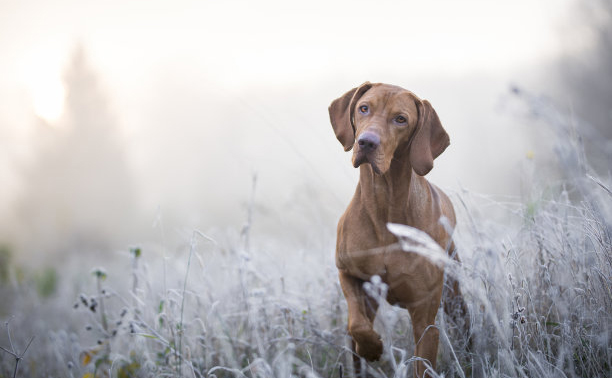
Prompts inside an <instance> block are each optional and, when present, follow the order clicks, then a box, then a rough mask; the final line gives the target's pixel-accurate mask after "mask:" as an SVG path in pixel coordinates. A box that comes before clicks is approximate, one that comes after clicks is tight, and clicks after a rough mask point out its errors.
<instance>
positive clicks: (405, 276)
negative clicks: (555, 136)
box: [329, 82, 459, 377]
mask: <svg viewBox="0 0 612 378" xmlns="http://www.w3.org/2000/svg"><path fill="white" fill-rule="evenodd" d="M329 115H330V120H331V124H332V126H333V128H334V132H335V133H336V137H337V138H338V140H339V141H340V143H342V145H343V146H344V150H345V151H349V150H350V149H351V148H352V149H353V165H354V166H355V168H357V167H360V175H359V183H358V184H357V189H356V191H355V195H354V196H353V199H352V201H351V203H350V204H349V206H348V208H347V209H346V211H345V212H344V215H342V217H341V218H340V221H339V222H338V239H337V244H336V265H337V267H338V270H339V276H340V284H341V285H342V290H343V292H344V296H345V297H346V301H347V303H348V318H349V319H348V330H349V333H350V335H351V337H352V338H353V347H354V350H355V351H356V353H357V354H358V355H359V356H361V357H363V358H365V359H367V360H369V361H372V360H377V359H378V358H379V357H380V356H381V354H382V351H383V344H382V342H381V339H380V336H379V335H378V334H377V333H376V332H375V331H374V330H373V327H372V326H373V321H374V317H375V316H376V310H377V306H378V305H377V302H376V301H375V300H373V299H372V298H371V297H369V296H368V295H367V294H366V293H365V292H364V289H363V284H364V282H366V281H368V280H370V279H371V277H372V276H375V275H378V276H380V277H381V278H382V280H383V282H385V283H386V284H387V285H388V295H387V300H388V301H389V303H391V304H398V305H400V306H402V307H404V308H406V309H407V310H408V311H409V313H410V317H411V318H412V323H413V328H414V340H415V344H416V349H415V355H416V356H418V357H421V358H423V359H425V360H427V361H429V363H430V364H431V366H432V367H433V368H434V369H435V363H436V354H437V350H438V329H437V328H436V327H435V324H434V323H435V318H436V314H437V312H438V307H439V305H440V300H441V296H442V287H443V280H444V272H443V270H442V269H441V268H439V267H438V266H436V265H434V264H433V263H431V262H430V261H429V260H428V259H427V258H425V257H423V256H421V255H417V254H415V253H406V252H404V251H402V250H401V248H400V247H399V245H398V243H397V238H396V237H395V236H394V235H393V234H391V233H390V232H389V231H388V230H387V223H389V222H391V223H400V224H406V225H409V226H412V227H415V228H418V229H420V230H422V231H425V232H426V233H427V234H429V236H431V237H432V238H433V239H434V240H435V241H436V242H437V243H438V244H439V245H440V246H441V247H442V248H443V249H445V250H447V249H448V250H449V251H451V252H452V251H453V250H454V248H453V245H452V241H451V239H450V235H449V234H448V233H447V231H446V230H445V228H444V227H443V226H442V225H441V224H440V222H439V220H440V218H441V217H442V216H445V217H446V218H447V219H448V221H449V222H450V224H451V226H453V227H454V226H455V212H454V210H453V205H452V204H451V202H450V200H449V199H448V197H447V196H446V195H445V194H444V193H443V192H442V191H441V190H440V189H438V188H437V187H435V186H434V185H432V184H430V183H429V182H428V181H427V180H426V179H425V178H424V177H423V176H425V175H426V174H427V173H428V172H429V171H430V170H431V169H432V168H433V161H434V159H435V158H436V157H438V155H440V154H441V153H442V152H443V151H444V150H445V149H446V147H448V145H449V143H450V142H449V137H448V134H447V133H446V131H445V130H444V128H443V127H442V124H441V123H440V120H439V118H438V116H437V114H436V112H435V110H434V109H433V108H432V107H431V105H430V104H429V102H427V101H423V100H421V99H419V98H418V97H417V96H415V95H414V94H413V93H412V92H409V91H407V90H405V89H402V88H400V87H396V86H392V85H387V84H371V83H368V82H366V83H364V84H363V85H361V86H360V87H358V88H353V89H352V90H350V91H348V92H347V93H345V94H344V95H343V96H342V97H340V98H338V99H336V100H334V101H333V102H332V104H331V105H330V107H329ZM452 290H453V291H454V294H456V295H458V294H459V288H458V286H457V284H456V283H455V285H454V287H453V289H452ZM359 366H360V363H359V358H358V357H357V358H356V364H355V367H356V370H357V371H359ZM425 370H426V365H425V364H424V363H422V362H418V363H417V364H416V365H415V372H416V374H417V376H418V377H423V375H424V373H425Z"/></svg>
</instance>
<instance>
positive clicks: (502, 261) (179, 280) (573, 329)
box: [0, 95, 612, 378]
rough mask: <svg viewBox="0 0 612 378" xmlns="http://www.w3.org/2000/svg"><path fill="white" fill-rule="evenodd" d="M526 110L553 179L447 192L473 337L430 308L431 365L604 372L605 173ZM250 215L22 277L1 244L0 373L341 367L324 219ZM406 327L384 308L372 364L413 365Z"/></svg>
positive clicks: (610, 195) (461, 371) (383, 372)
mask: <svg viewBox="0 0 612 378" xmlns="http://www.w3.org/2000/svg"><path fill="white" fill-rule="evenodd" d="M524 96H527V95H524ZM536 100H537V99H533V98H527V101H526V102H527V103H528V104H534V103H535V102H537V101H536ZM537 109H538V116H539V117H542V119H543V120H544V121H545V123H546V124H547V125H548V126H549V127H551V129H552V130H553V131H554V133H553V134H554V135H555V138H556V139H555V143H556V144H555V152H556V157H555V160H556V161H557V162H558V163H559V164H558V167H560V171H561V173H562V174H561V175H560V177H561V179H558V180H555V181H550V180H549V181H545V182H543V181H539V180H538V179H537V176H538V174H537V170H536V173H535V174H534V176H536V178H534V179H533V182H534V184H533V185H532V186H531V189H530V191H529V192H528V194H525V195H524V196H522V197H521V198H505V199H499V198H496V199H493V198H490V197H487V196H483V195H478V194H475V193H471V192H469V191H461V192H457V193H452V197H453V202H454V204H455V207H456V210H457V212H458V216H459V226H458V229H457V230H455V234H454V235H455V238H456V243H457V245H458V246H459V248H460V254H461V256H462V259H463V264H462V265H461V266H454V267H451V268H449V274H452V275H453V276H454V277H455V278H456V279H458V280H459V281H460V282H461V285H462V288H463V292H464V296H465V299H466V301H467V303H468V306H469V309H470V319H469V321H470V323H471V329H472V335H471V337H472V341H473V347H472V350H471V351H467V350H466V348H465V344H466V342H467V335H463V334H461V332H459V331H458V328H457V327H456V326H455V325H453V324H451V323H450V322H449V321H448V320H447V319H445V318H444V316H443V314H442V311H440V313H439V315H438V320H437V326H438V327H439V329H440V331H441V332H440V334H441V337H440V348H439V356H438V369H437V372H431V375H432V376H434V377H441V376H446V377H455V376H456V377H464V376H465V377H608V376H610V375H612V367H611V366H612V227H611V224H612V192H610V189H611V188H612V186H611V180H610V177H609V176H608V177H601V176H598V175H596V174H595V173H594V172H593V171H592V170H591V169H590V168H589V166H588V164H587V162H586V159H585V158H584V154H583V151H582V147H581V143H580V139H579V138H578V137H577V134H576V133H575V132H574V131H573V128H572V125H571V124H569V123H566V121H565V119H566V118H564V117H558V114H557V113H555V112H553V110H551V109H550V108H546V107H542V105H541V104H538V105H537ZM542 109H544V110H542ZM248 226H250V225H248ZM248 226H247V227H245V229H244V230H242V231H243V232H239V231H224V232H212V233H210V234H207V235H204V234H203V233H201V232H199V231H190V232H189V233H188V234H186V235H185V245H184V246H183V247H181V248H178V249H177V250H175V251H171V252H170V251H168V250H166V248H164V246H163V245H162V244H161V243H160V245H158V244H154V243H150V244H144V245H142V246H140V247H135V248H132V249H131V250H129V251H122V252H120V253H118V254H115V255H113V258H112V259H107V260H109V261H105V260H104V259H103V258H98V261H97V262H96V263H95V265H98V264H103V265H104V266H105V267H106V270H105V269H104V268H96V267H95V265H94V263H92V264H91V265H89V263H87V262H85V261H84V260H85V259H79V260H78V261H75V259H74V258H73V259H70V260H68V259H67V260H66V261H63V262H61V264H60V265H61V266H62V268H61V269H57V270H53V269H50V270H47V271H43V272H41V273H37V274H32V273H27V272H25V271H22V270H20V269H18V268H17V267H16V266H14V265H12V264H11V263H10V261H9V260H10V259H9V251H8V250H6V249H4V250H2V251H1V252H0V280H1V282H2V287H1V289H0V300H1V301H2V305H1V306H0V309H1V312H0V316H1V317H2V320H3V324H1V326H2V328H1V329H0V346H1V347H2V348H3V350H0V377H110V376H112V377H262V378H263V377H266V378H267V377H293V376H295V377H334V378H335V377H341V376H345V377H346V376H351V375H352V371H351V369H352V368H351V363H350V362H351V360H352V356H351V352H350V348H349V345H350V343H349V339H348V337H347V334H346V304H345V302H344V298H343V296H342V293H341V290H340V288H339V284H338V282H337V275H336V270H335V267H334V263H333V249H334V245H333V232H334V230H333V229H331V230H327V231H322V235H320V238H318V239H319V241H318V242H313V243H309V244H305V245H295V243H294V244H291V245H288V244H287V243H286V242H282V243H281V242H276V241H275V240H274V238H271V237H270V236H264V235H256V234H253V233H252V232H250V230H249V227H248ZM88 256H90V258H91V260H87V261H95V260H96V258H95V255H88ZM110 260H112V261H110ZM372 285H373V289H374V290H375V291H376V290H378V291H379V292H380V291H381V290H382V291H384V287H383V286H381V285H380V284H378V283H376V282H373V283H372ZM410 327H411V326H410V319H409V317H408V315H407V313H406V312H405V311H403V310H401V309H398V308H395V307H391V306H389V305H386V306H382V307H381V309H380V312H379V316H378V318H377V323H376V328H377V329H378V330H379V331H380V333H381V334H382V335H383V339H384V343H385V353H384V355H383V358H382V359H381V361H379V362H376V363H372V364H370V365H369V366H368V370H369V372H370V374H371V375H372V376H375V377H404V376H410V373H411V372H412V363H413V362H414V360H413V358H412V351H413V349H414V345H413V341H412V337H411V328H410ZM32 337H34V339H33V340H32ZM30 342H31V343H30ZM26 348H27V350H26ZM16 366H17V368H18V369H17V370H15V367H16Z"/></svg>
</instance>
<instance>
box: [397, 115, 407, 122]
mask: <svg viewBox="0 0 612 378" xmlns="http://www.w3.org/2000/svg"><path fill="white" fill-rule="evenodd" d="M406 121H408V120H407V119H406V117H404V116H397V117H395V122H397V123H400V124H404V123H406Z"/></svg>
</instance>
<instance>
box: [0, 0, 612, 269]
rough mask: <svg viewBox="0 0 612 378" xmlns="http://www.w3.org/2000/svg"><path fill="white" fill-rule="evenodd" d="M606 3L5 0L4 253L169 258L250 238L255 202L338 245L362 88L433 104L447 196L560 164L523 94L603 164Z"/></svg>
mask: <svg viewBox="0 0 612 378" xmlns="http://www.w3.org/2000/svg"><path fill="white" fill-rule="evenodd" d="M610 4H611V2H610V1H606V0H600V1H595V2H587V1H573V0H564V1H558V0H556V1H553V0H548V1H541V2H531V1H500V2H486V1H477V0H470V1H462V2H453V1H441V0H439V1H428V2H395V1H381V2H376V3H373V2H368V1H350V2H349V1H340V2H323V1H309V2H300V3H293V2H286V1H257V2H254V1H238V0H235V1H226V2H223V3H220V2H219V3H217V2H198V1H193V2H192V1H176V2H172V4H171V5H170V3H169V2H162V1H130V2H124V1H107V2H93V1H71V0H65V1H63V0H57V1H53V2H43V1H19V2H16V1H4V2H2V3H1V4H0V49H1V51H2V59H0V182H1V183H2V185H1V188H0V244H2V245H4V246H7V248H9V249H10V250H11V251H12V252H13V257H14V258H16V259H17V260H18V261H20V262H22V263H26V262H27V263H28V264H34V265H36V264H41V263H44V264H51V263H56V262H57V259H58V258H64V259H65V258H71V259H72V258H76V257H78V256H79V255H77V254H76V253H77V252H78V253H79V254H81V253H83V252H85V251H90V252H97V253H106V251H112V250H115V249H127V248H128V246H130V245H138V244H139V243H147V242H163V243H165V244H166V245H167V246H168V247H169V248H170V249H172V248H173V246H175V245H177V244H180V243H185V242H186V240H187V239H188V235H189V233H190V231H191V230H193V229H199V230H202V231H205V232H207V231H208V230H211V229H216V230H234V231H232V232H240V230H241V228H242V227H243V225H244V224H245V222H246V219H247V209H248V208H249V203H250V198H251V197H252V196H253V199H254V200H253V228H254V229H255V230H257V232H258V233H259V234H261V235H267V236H268V237H270V236H271V237H273V238H277V239H279V240H283V239H285V238H286V239H287V240H290V241H291V242H292V243H296V244H299V243H301V242H308V241H309V240H312V238H321V237H329V238H333V237H334V232H335V223H336V221H337V218H338V217H339V216H340V214H341V213H342V211H343V210H344V208H345V207H346V204H347V203H348V201H349V200H350V198H351V196H352V193H353V191H354V188H355V184H356V181H357V174H358V172H357V170H354V169H353V168H352V166H351V164H350V153H345V152H344V151H343V150H342V147H341V146H340V144H339V143H338V142H337V140H336V138H335V136H334V134H333V131H332V129H331V127H330V124H329V119H328V114H327V106H328V105H329V103H330V102H331V101H332V100H333V99H335V98H337V97H339V96H340V95H342V94H343V93H344V92H346V91H347V90H349V89H351V88H352V87H355V86H357V85H359V84H361V83H362V82H364V81H366V80H367V81H371V82H387V83H393V84H396V85H400V86H402V87H405V88H407V89H409V90H411V91H413V92H415V93H416V94H417V95H418V96H420V97H421V98H424V99H428V100H429V101H431V103H432V104H433V106H434V107H435V108H436V111H437V112H438V114H439V116H440V118H441V120H442V123H443V125H444V127H445V128H446V130H447V131H448V133H449V135H450V137H451V146H450V148H449V149H447V151H446V152H445V153H444V154H443V155H442V156H440V157H439V158H438V159H437V160H436V162H435V169H434V170H433V171H432V173H431V174H430V175H429V176H428V177H429V178H430V179H431V180H432V181H433V182H435V183H437V184H439V185H440V186H442V187H443V188H445V189H446V190H449V191H453V190H460V189H461V188H467V189H469V190H472V191H475V192H479V193H486V194H490V195H496V196H521V195H523V194H524V192H525V191H526V187H527V186H528V185H529V178H530V177H532V176H533V175H550V176H551V177H554V176H555V175H557V174H560V173H559V172H556V171H555V167H554V162H553V161H552V159H553V158H552V154H551V151H550V146H548V145H547V143H546V140H545V136H544V135H545V134H543V133H542V132H540V131H539V130H538V128H537V122H536V121H535V120H533V119H532V118H533V117H532V118H530V117H528V116H525V114H524V111H523V109H521V107H520V106H517V104H516V99H515V98H514V97H513V95H512V92H511V90H510V88H512V87H518V88H522V89H525V90H528V91H530V92H531V93H534V94H536V95H538V96H540V95H541V96H547V97H549V98H551V101H552V102H554V103H555V104H557V105H558V106H559V108H560V109H561V110H563V111H567V112H568V113H569V114H572V115H574V116H575V118H576V127H577V128H579V129H580V132H583V133H586V134H588V136H589V137H590V138H591V139H595V140H597V141H599V142H602V143H601V144H598V145H597V146H587V147H589V148H587V151H589V156H590V158H591V159H592V160H593V161H594V163H595V166H596V167H597V169H600V170H601V172H603V174H609V166H610V162H611V161H612V159H611V150H612V149H611V148H610V140H611V139H612V127H610V121H611V119H612V113H611V109H612V106H611V105H612V103H611V99H612V93H611V92H612V89H611V88H612V55H611V54H612V33H611V29H610V25H611V22H610V21H611V20H610V16H611V14H612V9H611V6H610ZM543 139H544V140H543ZM534 161H538V162H543V163H546V164H550V171H546V172H543V171H534V168H533V166H534V163H533V162H534ZM253 177H256V186H255V191H254V192H253V190H252V188H253ZM322 232H323V234H322ZM186 235H187V236H186ZM331 253H333V251H331V250H330V254H331ZM111 255H112V254H109V256H111Z"/></svg>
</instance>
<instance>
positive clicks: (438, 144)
mask: <svg viewBox="0 0 612 378" xmlns="http://www.w3.org/2000/svg"><path fill="white" fill-rule="evenodd" d="M415 102H416V105H417V109H418V111H419V120H418V122H417V127H416V130H415V131H414V132H415V135H414V137H413V139H412V145H411V146H410V164H411V165H412V168H413V169H414V171H415V172H416V173H417V174H419V175H420V176H425V175H426V174H428V173H429V171H431V169H432V168H433V165H434V163H433V161H434V159H435V158H437V157H438V156H439V155H440V154H441V153H442V152H444V150H445V149H446V147H448V146H449V144H450V138H449V136H448V134H447V133H446V131H445V130H444V128H443V127H442V123H441V122H440V118H438V114H436V111H435V110H434V108H433V107H432V106H431V104H430V103H429V101H427V100H423V101H421V100H419V99H416V100H415Z"/></svg>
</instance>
